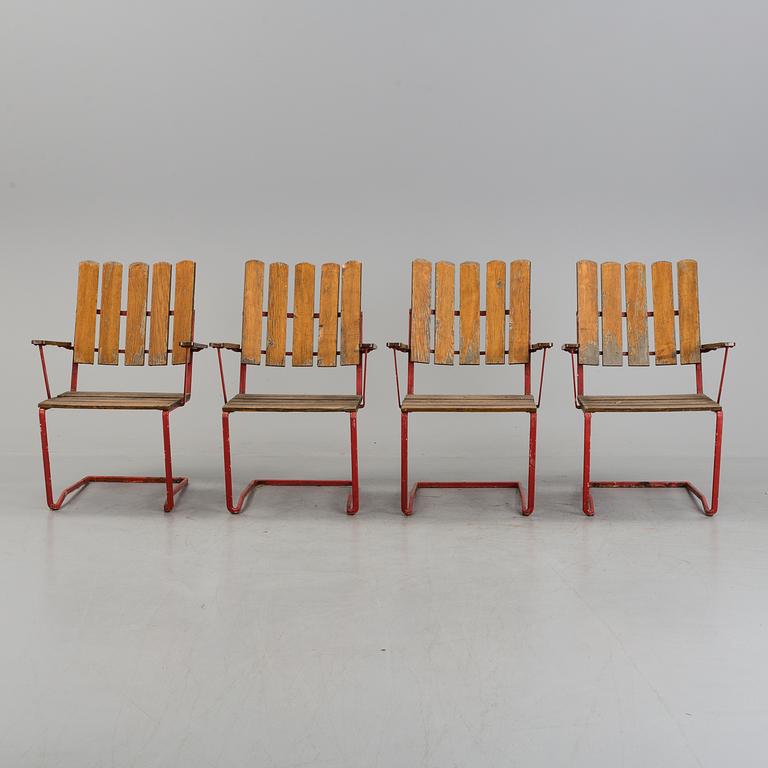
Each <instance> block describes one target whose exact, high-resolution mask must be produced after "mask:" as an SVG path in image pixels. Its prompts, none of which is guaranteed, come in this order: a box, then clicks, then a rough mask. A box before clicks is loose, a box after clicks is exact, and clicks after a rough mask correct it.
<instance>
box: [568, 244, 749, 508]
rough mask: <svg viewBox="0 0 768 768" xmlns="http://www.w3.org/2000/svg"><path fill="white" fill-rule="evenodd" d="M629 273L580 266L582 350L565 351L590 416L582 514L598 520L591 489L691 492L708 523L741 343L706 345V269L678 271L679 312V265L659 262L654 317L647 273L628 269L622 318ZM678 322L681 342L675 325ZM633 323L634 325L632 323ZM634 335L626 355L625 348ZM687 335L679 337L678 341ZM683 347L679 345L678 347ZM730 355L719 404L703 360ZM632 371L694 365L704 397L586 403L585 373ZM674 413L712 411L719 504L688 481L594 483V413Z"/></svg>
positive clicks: (614, 267)
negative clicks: (725, 400)
mask: <svg viewBox="0 0 768 768" xmlns="http://www.w3.org/2000/svg"><path fill="white" fill-rule="evenodd" d="M621 272H622V270H621V265H620V264H618V263H616V262H605V263H603V264H601V265H600V287H599V289H598V277H597V273H598V269H597V264H596V263H595V262H594V261H580V262H578V264H577V265H576V285H577V305H578V310H577V321H576V333H577V340H578V343H576V344H565V345H564V346H563V349H564V350H565V351H566V352H570V354H571V368H572V372H573V396H574V401H575V404H576V407H577V408H579V409H580V410H581V411H583V413H584V472H583V483H582V506H583V510H584V514H585V515H589V516H592V515H593V514H594V512H595V506H594V501H593V499H592V494H591V491H590V489H591V488H685V489H686V490H687V491H688V492H689V493H690V494H691V495H692V496H695V497H696V498H698V499H699V501H700V502H701V505H702V507H703V509H704V512H705V513H706V514H707V515H710V516H711V515H714V514H715V513H716V512H717V505H718V494H719V488H720V453H721V446H722V438H723V409H722V406H721V405H720V398H721V396H722V393H723V381H724V378H725V366H726V363H727V361H728V351H729V349H730V348H731V347H733V346H735V344H734V342H730V341H722V342H718V343H716V344H701V339H700V332H699V288H698V267H697V264H696V262H695V261H693V260H690V259H686V260H683V261H679V262H678V263H677V297H678V309H675V307H674V290H673V285H672V277H673V275H672V273H673V270H672V263H671V262H669V261H657V262H655V263H654V264H653V265H652V267H651V285H652V294H651V295H652V302H653V311H650V312H649V311H648V301H647V296H646V270H645V265H644V264H641V263H638V262H633V263H630V264H625V265H624V293H625V309H624V311H622V295H621ZM649 317H652V318H653V341H654V346H655V350H654V351H651V350H650V349H649V346H650V345H649V334H648V318H649ZM676 317H677V321H678V322H677V326H678V327H677V332H678V333H677V334H676V329H675V318H676ZM624 319H626V325H625V322H624ZM625 327H626V350H625V348H624V347H625V345H624V342H623V339H624V330H625ZM678 334H679V335H678ZM678 338H679V340H680V345H679V347H678V345H677V339H678ZM715 349H723V350H724V354H723V367H722V371H721V373H720V387H719V390H718V393H717V400H713V399H711V398H710V397H708V396H707V395H705V394H704V384H703V376H702V363H701V355H702V353H705V352H711V351H713V350H715ZM625 357H626V358H627V362H628V363H629V365H630V366H648V365H650V358H651V357H653V358H654V360H655V363H656V365H676V364H677V362H678V357H679V358H680V364H681V365H693V366H695V372H696V391H695V392H694V393H691V394H675V395H635V396H624V395H616V396H613V395H585V394H584V366H585V365H592V366H596V365H598V364H599V363H600V361H601V360H602V364H603V365H604V366H617V367H621V366H622V365H623V364H624V358H625ZM674 411H704V412H713V413H714V414H715V456H714V468H713V472H712V501H711V504H710V503H709V502H708V501H707V499H706V497H705V496H704V494H703V493H701V491H699V490H698V489H697V488H696V487H695V486H693V485H692V484H691V483H689V482H687V481H680V482H662V481H643V482H639V481H638V482H636V481H618V482H608V481H605V482H594V481H592V480H591V479H590V451H591V434H592V415H593V414H594V413H659V412H674Z"/></svg>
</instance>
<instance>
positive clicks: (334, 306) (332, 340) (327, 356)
mask: <svg viewBox="0 0 768 768" xmlns="http://www.w3.org/2000/svg"><path fill="white" fill-rule="evenodd" d="M339 272H340V269H339V265H338V264H323V266H322V268H321V270H320V313H319V314H320V319H319V324H318V325H319V328H318V341H317V364H318V365H319V366H321V367H331V366H335V365H336V352H337V349H338V346H337V345H338V341H339Z"/></svg>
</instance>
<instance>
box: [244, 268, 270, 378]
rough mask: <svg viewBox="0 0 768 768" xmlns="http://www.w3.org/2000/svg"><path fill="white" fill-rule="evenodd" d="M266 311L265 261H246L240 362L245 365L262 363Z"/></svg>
mask: <svg viewBox="0 0 768 768" xmlns="http://www.w3.org/2000/svg"><path fill="white" fill-rule="evenodd" d="M263 311H264V262H263V261H256V260H255V259H251V260H250V261H246V262H245V279H244V281H243V332H242V338H241V343H240V348H241V353H240V362H241V363H243V364H244V365H259V364H260V363H261V334H262V325H263V320H262V312H263Z"/></svg>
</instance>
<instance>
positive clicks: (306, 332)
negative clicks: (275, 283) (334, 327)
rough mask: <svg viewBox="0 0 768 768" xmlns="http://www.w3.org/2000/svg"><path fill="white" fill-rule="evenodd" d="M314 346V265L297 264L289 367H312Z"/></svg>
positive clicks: (294, 278) (294, 281) (294, 279)
mask: <svg viewBox="0 0 768 768" xmlns="http://www.w3.org/2000/svg"><path fill="white" fill-rule="evenodd" d="M314 345H315V265H314V264H307V263H306V262H304V263H301V264H297V265H296V267H295V269H294V277H293V343H292V346H291V349H292V352H293V354H292V355H291V365H292V366H293V367H294V368H295V367H299V366H304V367H306V366H310V367H311V366H312V363H313V362H314V356H313V353H314V348H315V347H314Z"/></svg>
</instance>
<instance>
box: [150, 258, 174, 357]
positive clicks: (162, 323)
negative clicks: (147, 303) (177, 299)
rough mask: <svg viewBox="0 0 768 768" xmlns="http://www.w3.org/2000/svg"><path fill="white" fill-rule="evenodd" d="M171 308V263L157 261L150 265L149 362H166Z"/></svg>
mask: <svg viewBox="0 0 768 768" xmlns="http://www.w3.org/2000/svg"><path fill="white" fill-rule="evenodd" d="M170 309H171V265H170V264H169V263H168V262H167V261H158V262H157V263H155V264H153V265H152V309H151V310H150V311H151V312H152V317H151V318H150V322H149V364H150V365H165V364H166V363H167V362H168V324H169V320H170V315H169V312H170Z"/></svg>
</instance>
